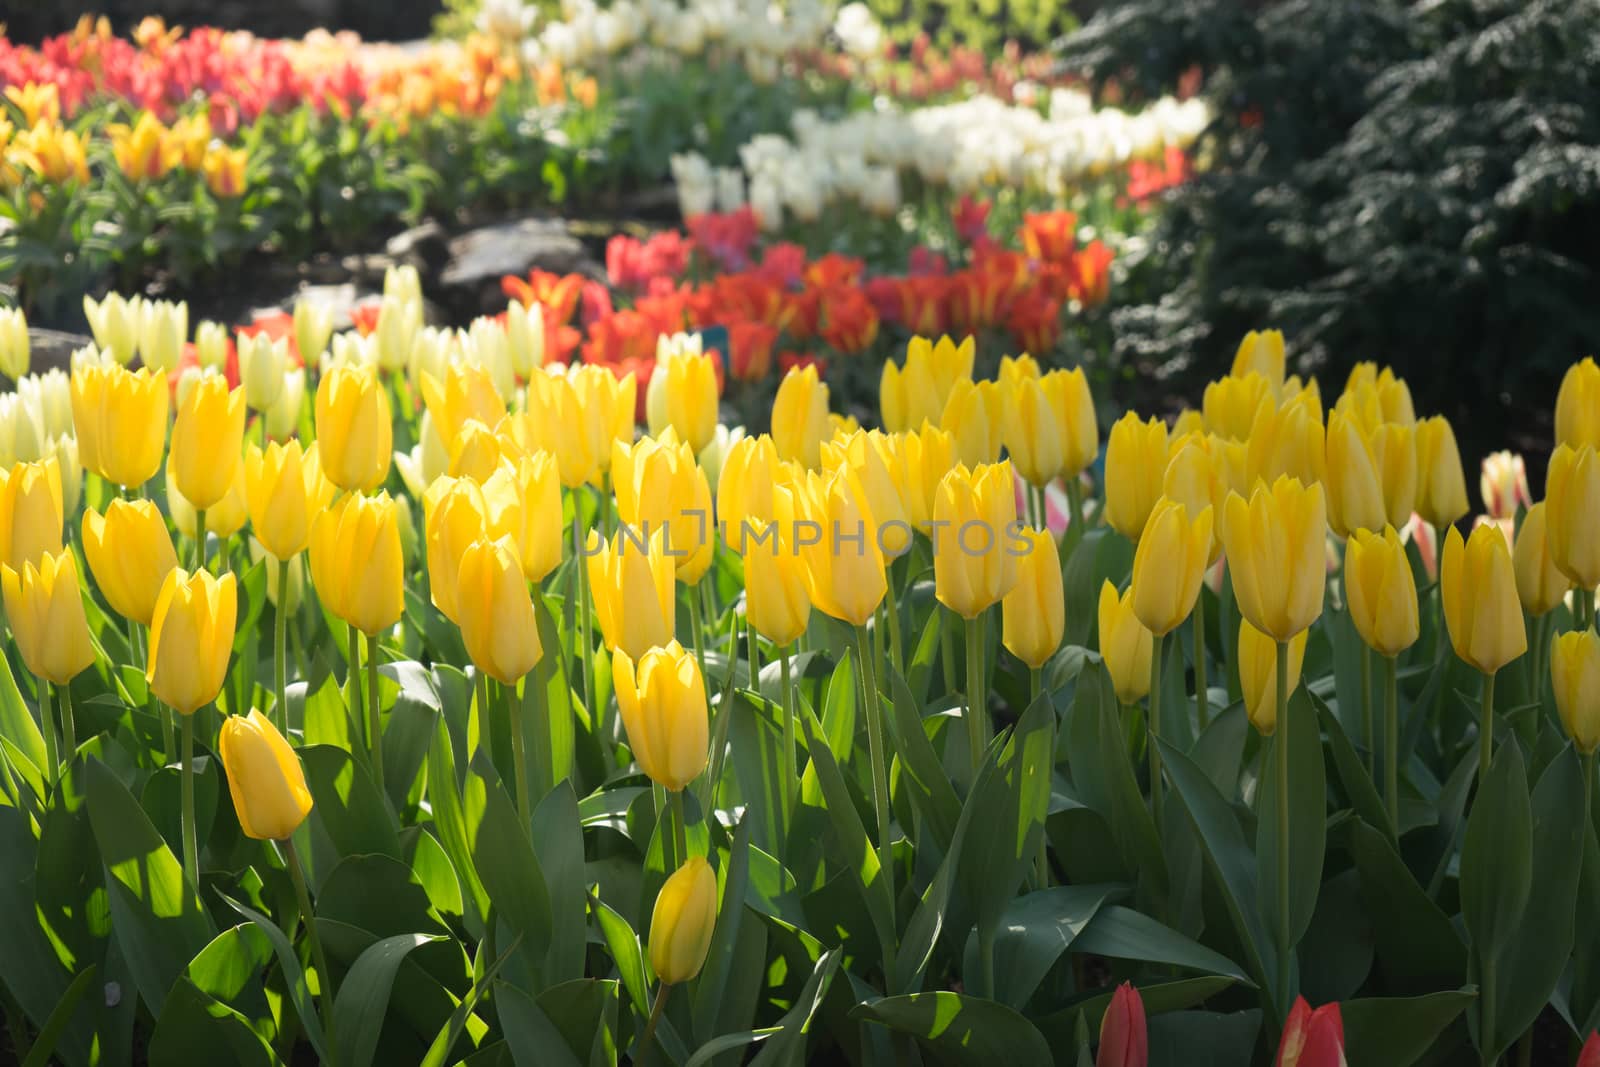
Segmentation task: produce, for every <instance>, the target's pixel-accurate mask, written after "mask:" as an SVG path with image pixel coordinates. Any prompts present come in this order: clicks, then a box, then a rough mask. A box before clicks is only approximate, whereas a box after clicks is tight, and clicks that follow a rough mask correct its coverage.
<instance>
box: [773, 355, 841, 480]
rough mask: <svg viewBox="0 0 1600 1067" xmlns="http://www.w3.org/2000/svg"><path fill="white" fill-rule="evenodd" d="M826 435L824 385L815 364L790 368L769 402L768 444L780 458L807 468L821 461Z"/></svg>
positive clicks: (826, 412)
mask: <svg viewBox="0 0 1600 1067" xmlns="http://www.w3.org/2000/svg"><path fill="white" fill-rule="evenodd" d="M827 436H828V386H827V384H826V383H825V382H823V381H822V379H821V378H819V377H818V376H817V368H816V365H815V364H810V363H808V364H806V365H805V366H804V367H791V368H790V369H789V372H788V373H787V374H785V375H784V376H783V383H782V384H781V385H779V386H778V395H777V396H776V397H774V398H773V400H772V443H773V444H774V445H776V446H777V449H778V456H779V457H780V458H781V459H790V460H794V461H795V462H796V463H799V464H802V465H803V466H805V467H807V468H815V467H816V466H818V464H820V463H821V462H822V442H823V440H824V439H825V438H826V437H827Z"/></svg>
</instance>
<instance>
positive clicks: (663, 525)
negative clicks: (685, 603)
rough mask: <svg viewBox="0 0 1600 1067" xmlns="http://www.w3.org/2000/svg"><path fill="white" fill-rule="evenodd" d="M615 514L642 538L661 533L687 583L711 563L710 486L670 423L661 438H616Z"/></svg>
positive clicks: (613, 454)
mask: <svg viewBox="0 0 1600 1067" xmlns="http://www.w3.org/2000/svg"><path fill="white" fill-rule="evenodd" d="M611 474H612V478H613V479H614V484H615V486H616V492H617V515H618V517H619V518H621V520H622V521H623V522H624V523H625V524H627V525H629V526H632V527H634V528H635V529H636V530H637V531H638V535H639V538H640V540H641V541H645V540H649V538H650V537H651V535H652V534H653V533H654V532H655V531H656V530H662V531H664V532H665V535H666V538H665V545H666V551H667V554H668V556H669V557H670V558H671V559H672V561H673V566H674V567H675V568H676V569H677V572H678V577H679V579H681V580H682V581H683V582H684V583H685V584H686V585H693V584H695V583H696V582H698V581H699V580H700V579H701V577H702V576H703V575H704V574H705V572H706V570H707V569H708V568H710V566H711V550H712V548H713V547H714V546H715V541H714V539H713V538H712V536H711V534H712V521H713V519H712V514H711V486H710V484H709V483H708V482H707V481H706V476H705V472H704V471H702V470H701V469H700V467H699V465H698V464H696V463H695V460H694V453H693V452H692V451H690V449H689V446H688V445H687V444H685V443H682V442H680V441H679V440H678V436H677V433H676V432H675V431H674V430H673V429H672V428H671V427H670V426H669V427H668V428H667V429H666V430H665V431H664V432H663V434H662V437H661V439H660V440H659V441H657V440H652V439H650V438H648V437H645V438H641V439H640V440H639V441H638V442H637V443H636V444H634V445H631V446H629V445H624V444H623V443H622V442H620V441H618V442H616V443H615V444H613V446H612V450H611Z"/></svg>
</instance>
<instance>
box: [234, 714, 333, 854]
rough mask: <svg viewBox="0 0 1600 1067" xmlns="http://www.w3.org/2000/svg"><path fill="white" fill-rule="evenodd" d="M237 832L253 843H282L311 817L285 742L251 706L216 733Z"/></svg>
mask: <svg viewBox="0 0 1600 1067" xmlns="http://www.w3.org/2000/svg"><path fill="white" fill-rule="evenodd" d="M217 742H218V743H217V748H218V751H219V754H220V755H221V756H222V769H223V770H224V771H225V772H227V775H228V793H229V795H230V796H232V797H233V811H234V814H235V815H237V816H238V817H239V829H241V830H243V831H244V835H245V836H246V837H252V838H255V839H256V840H257V841H283V840H285V839H287V838H289V837H292V836H293V835H294V832H295V831H296V830H298V829H299V828H300V824H301V823H303V822H305V821H306V816H307V815H309V814H311V790H309V789H307V788H306V774H305V771H304V769H302V768H301V766H300V757H299V756H297V755H295V751H294V749H292V748H290V747H289V742H287V741H285V740H284V739H283V735H282V734H280V733H279V732H278V728H277V727H276V726H274V725H272V721H271V720H270V719H268V718H267V717H266V716H265V715H263V714H261V713H260V712H259V711H257V710H256V709H255V708H251V709H250V714H248V715H229V716H228V717H226V718H225V719H223V720H222V729H221V730H220V731H219V732H218V734H217Z"/></svg>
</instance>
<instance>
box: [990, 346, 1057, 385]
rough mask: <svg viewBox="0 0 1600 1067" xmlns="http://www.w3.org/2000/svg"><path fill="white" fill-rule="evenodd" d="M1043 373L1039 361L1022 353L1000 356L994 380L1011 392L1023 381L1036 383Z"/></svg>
mask: <svg viewBox="0 0 1600 1067" xmlns="http://www.w3.org/2000/svg"><path fill="white" fill-rule="evenodd" d="M1043 373H1044V372H1043V370H1041V369H1040V367H1039V361H1038V360H1036V359H1034V358H1033V356H1031V355H1030V354H1028V353H1027V352H1024V353H1022V355H1020V356H1001V357H1000V373H999V374H998V375H997V376H996V380H997V381H998V382H999V383H1000V384H1001V386H1002V387H1004V388H1005V389H1007V390H1011V389H1015V388H1017V387H1018V386H1020V385H1021V384H1022V383H1023V382H1025V381H1038V380H1039V378H1040V376H1041V375H1042V374H1043ZM1061 373H1065V372H1064V371H1063V372H1061Z"/></svg>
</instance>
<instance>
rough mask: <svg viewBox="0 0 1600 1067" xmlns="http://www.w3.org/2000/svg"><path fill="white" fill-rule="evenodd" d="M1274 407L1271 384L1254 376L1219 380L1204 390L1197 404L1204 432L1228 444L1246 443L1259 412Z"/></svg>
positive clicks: (1258, 376) (1275, 402)
mask: <svg viewBox="0 0 1600 1067" xmlns="http://www.w3.org/2000/svg"><path fill="white" fill-rule="evenodd" d="M1276 406H1277V399H1276V396H1275V394H1274V392H1273V388H1272V385H1271V383H1269V382H1268V381H1267V380H1266V379H1265V378H1263V377H1262V376H1261V375H1259V374H1255V373H1251V374H1246V375H1243V376H1229V377H1227V378H1219V379H1218V380H1217V381H1214V382H1212V383H1211V384H1209V385H1207V386H1206V391H1205V395H1204V398H1203V399H1202V401H1201V410H1202V411H1203V412H1204V419H1205V424H1206V429H1207V430H1208V431H1210V432H1211V433H1214V434H1217V435H1218V436H1220V437H1226V438H1227V439H1229V440H1230V441H1246V440H1249V438H1250V430H1251V428H1252V427H1254V426H1255V424H1256V419H1257V418H1259V417H1260V415H1261V413H1262V410H1263V409H1266V410H1269V411H1270V410H1272V409H1273V408H1274V407H1276Z"/></svg>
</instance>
